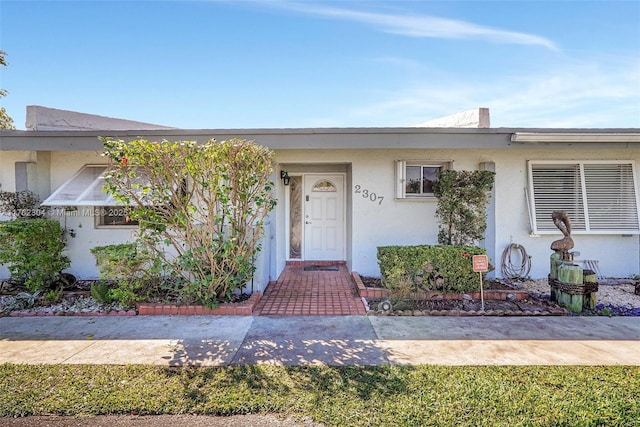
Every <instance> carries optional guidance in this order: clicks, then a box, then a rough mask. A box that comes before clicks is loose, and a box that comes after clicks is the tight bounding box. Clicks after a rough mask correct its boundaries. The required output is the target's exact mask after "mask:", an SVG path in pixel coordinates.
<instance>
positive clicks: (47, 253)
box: [0, 219, 71, 292]
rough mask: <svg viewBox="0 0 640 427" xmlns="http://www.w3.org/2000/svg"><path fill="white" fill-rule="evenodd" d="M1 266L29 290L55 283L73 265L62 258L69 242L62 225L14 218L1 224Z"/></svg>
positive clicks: (45, 220)
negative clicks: (6, 267) (7, 269)
mask: <svg viewBox="0 0 640 427" xmlns="http://www.w3.org/2000/svg"><path fill="white" fill-rule="evenodd" d="M0 242H2V244H0V264H6V265H8V268H9V272H10V273H11V277H12V278H13V279H16V280H19V281H21V282H23V283H24V285H25V286H26V287H27V289H29V290H30V291H32V292H34V291H37V290H40V289H46V288H48V287H49V286H50V285H51V284H53V283H56V282H57V281H58V280H59V278H60V274H61V272H62V270H64V269H66V268H68V267H69V265H71V262H70V260H69V258H67V257H66V256H65V255H63V251H64V249H65V245H66V241H65V238H64V235H63V233H62V228H61V227H60V223H59V222H58V221H55V220H51V219H15V220H12V221H7V222H3V223H0Z"/></svg>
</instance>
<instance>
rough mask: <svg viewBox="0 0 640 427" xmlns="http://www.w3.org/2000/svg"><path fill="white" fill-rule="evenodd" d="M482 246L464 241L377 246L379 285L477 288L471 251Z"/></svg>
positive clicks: (442, 289)
mask: <svg viewBox="0 0 640 427" xmlns="http://www.w3.org/2000/svg"><path fill="white" fill-rule="evenodd" d="M483 254H486V251H485V250H484V249H481V248H479V247H477V246H467V245H459V246H452V245H433V246H431V245H418V246H382V247H378V265H379V267H380V273H381V274H382V285H383V286H384V287H386V288H388V289H390V290H397V291H399V292H401V293H403V292H406V291H412V292H415V291H418V290H427V291H440V292H471V291H474V290H477V288H478V282H479V278H478V273H475V272H474V271H473V264H472V261H471V260H472V257H473V255H483Z"/></svg>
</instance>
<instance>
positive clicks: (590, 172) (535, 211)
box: [529, 161, 640, 234]
mask: <svg viewBox="0 0 640 427" xmlns="http://www.w3.org/2000/svg"><path fill="white" fill-rule="evenodd" d="M636 187H637V186H636V179H635V165H634V163H633V162H630V161H609V162H603V161H581V162H563V161H530V162H529V194H530V196H531V197H530V198H529V203H530V204H531V206H530V209H531V212H532V226H533V232H534V233H551V232H557V231H558V229H557V228H556V226H555V225H554V224H553V220H552V219H551V213H552V212H553V211H556V210H564V211H566V212H567V214H568V215H569V218H570V219H571V224H572V232H573V233H594V234H595V233H599V234H618V233H622V234H634V233H635V234H638V233H639V232H640V224H639V221H638V217H639V213H638V206H639V204H638V195H637V188H636Z"/></svg>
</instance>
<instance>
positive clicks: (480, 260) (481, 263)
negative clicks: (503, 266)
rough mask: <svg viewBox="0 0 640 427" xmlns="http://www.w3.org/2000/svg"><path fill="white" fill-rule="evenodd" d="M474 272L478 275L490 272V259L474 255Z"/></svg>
mask: <svg viewBox="0 0 640 427" xmlns="http://www.w3.org/2000/svg"><path fill="white" fill-rule="evenodd" d="M473 271H474V272H476V273H484V272H485V271H489V258H488V257H487V256H486V255H474V256H473Z"/></svg>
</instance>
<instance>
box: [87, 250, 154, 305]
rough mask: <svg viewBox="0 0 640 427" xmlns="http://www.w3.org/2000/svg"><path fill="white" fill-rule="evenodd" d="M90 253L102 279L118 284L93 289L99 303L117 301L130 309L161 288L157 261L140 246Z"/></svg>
mask: <svg viewBox="0 0 640 427" xmlns="http://www.w3.org/2000/svg"><path fill="white" fill-rule="evenodd" d="M91 253H92V254H93V256H94V257H95V258H96V262H97V264H98V269H99V271H100V278H101V279H103V280H106V281H110V282H115V284H116V286H115V287H114V288H109V287H108V286H107V285H106V284H104V283H102V284H96V285H94V286H95V287H96V295H93V286H92V289H91V295H92V296H93V297H94V299H95V300H96V301H98V302H102V303H104V304H109V303H111V302H112V301H114V300H116V301H118V302H120V303H121V304H122V305H123V306H125V307H130V306H132V305H133V304H135V302H136V301H139V300H141V299H143V298H144V297H145V296H147V294H148V293H149V292H150V291H151V290H153V289H155V288H156V287H157V286H158V284H159V281H160V267H159V265H158V261H157V260H156V259H155V258H154V256H153V255H152V254H150V253H149V252H148V251H147V250H145V249H144V248H143V247H141V246H140V245H139V244H138V243H122V244H117V245H106V246H96V247H93V248H91Z"/></svg>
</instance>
